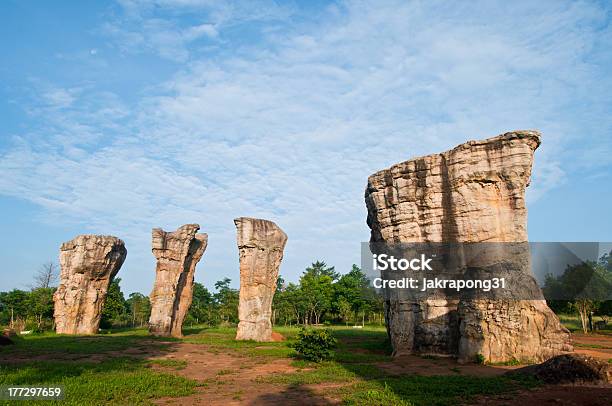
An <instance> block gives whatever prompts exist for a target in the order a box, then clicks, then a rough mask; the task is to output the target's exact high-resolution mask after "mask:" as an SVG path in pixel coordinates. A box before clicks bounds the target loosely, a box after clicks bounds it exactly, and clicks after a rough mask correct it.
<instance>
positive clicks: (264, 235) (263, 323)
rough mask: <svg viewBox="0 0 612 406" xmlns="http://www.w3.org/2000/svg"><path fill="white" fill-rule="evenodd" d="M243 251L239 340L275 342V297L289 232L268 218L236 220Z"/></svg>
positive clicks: (239, 242)
mask: <svg viewBox="0 0 612 406" xmlns="http://www.w3.org/2000/svg"><path fill="white" fill-rule="evenodd" d="M234 223H235V224H236V228H237V232H238V251H239V252H240V304H239V307H238V318H239V320H240V322H239V323H238V331H237V333H236V339H237V340H255V341H271V340H272V324H271V322H270V317H271V313H272V299H273V298H274V292H275V291H276V281H277V279H278V272H279V267H280V263H281V260H282V259H283V250H284V248H285V243H286V242H287V235H286V234H285V233H284V232H283V230H281V229H280V228H279V227H278V226H277V225H276V224H274V223H273V222H271V221H268V220H260V219H253V218H247V217H240V218H237V219H235V220H234Z"/></svg>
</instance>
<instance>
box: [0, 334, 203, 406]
mask: <svg viewBox="0 0 612 406" xmlns="http://www.w3.org/2000/svg"><path fill="white" fill-rule="evenodd" d="M15 341H16V343H15V345H13V346H10V347H3V348H2V349H1V350H0V385H33V386H37V385H38V386H40V385H44V386H47V387H49V386H53V385H62V386H64V387H65V393H66V397H65V400H63V401H61V403H62V404H92V403H105V402H115V403H122V404H133V403H142V402H145V401H147V400H148V399H154V398H159V397H165V396H187V395H189V394H191V393H193V392H194V388H195V386H197V383H196V382H195V381H192V380H189V379H186V378H183V377H179V376H175V375H173V374H172V373H166V372H160V371H159V370H158V369H157V368H156V369H152V368H151V365H152V363H151V362H150V361H148V358H152V357H156V356H159V355H162V354H165V353H167V352H168V351H171V350H172V347H173V346H174V345H175V343H176V340H171V339H167V338H163V339H160V338H154V337H149V336H147V335H146V332H144V331H142V332H141V331H136V332H135V331H131V332H122V333H118V334H107V335H97V336H66V335H55V334H46V335H40V336H27V337H25V338H20V339H16V340H15Z"/></svg>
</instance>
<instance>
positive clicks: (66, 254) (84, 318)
mask: <svg viewBox="0 0 612 406" xmlns="http://www.w3.org/2000/svg"><path fill="white" fill-rule="evenodd" d="M126 255H127V250H126V249H125V245H124V243H123V241H121V240H120V239H119V238H117V237H111V236H100V235H79V236H78V237H76V238H75V239H73V240H71V241H68V242H65V243H63V244H62V246H61V248H60V267H61V272H60V284H59V287H58V288H57V290H56V291H55V294H54V295H53V300H54V302H55V306H54V317H55V329H56V331H57V333H59V334H96V333H97V332H98V328H99V326H100V318H101V315H102V308H103V307H104V302H105V299H106V292H107V290H108V286H109V285H110V283H111V281H112V279H113V277H114V276H115V275H116V274H117V272H119V269H120V268H121V265H123V261H125V257H126Z"/></svg>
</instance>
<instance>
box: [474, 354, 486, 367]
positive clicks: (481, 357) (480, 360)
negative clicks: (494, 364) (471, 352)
mask: <svg viewBox="0 0 612 406" xmlns="http://www.w3.org/2000/svg"><path fill="white" fill-rule="evenodd" d="M474 361H475V362H476V363H477V364H480V365H484V364H485V362H486V359H485V357H484V355H482V354H481V353H478V354H476V359H475V360H474Z"/></svg>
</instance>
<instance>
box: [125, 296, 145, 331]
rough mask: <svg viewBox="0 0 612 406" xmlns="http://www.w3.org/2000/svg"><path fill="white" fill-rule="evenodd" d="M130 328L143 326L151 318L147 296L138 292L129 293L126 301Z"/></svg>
mask: <svg viewBox="0 0 612 406" xmlns="http://www.w3.org/2000/svg"><path fill="white" fill-rule="evenodd" d="M126 305H127V308H128V311H129V316H130V319H131V323H132V327H135V326H140V327H142V326H144V325H146V323H147V322H148V320H149V317H150V316H151V301H150V300H149V297H148V296H145V295H143V294H142V293H139V292H133V293H130V296H129V297H128V299H127V300H126Z"/></svg>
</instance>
